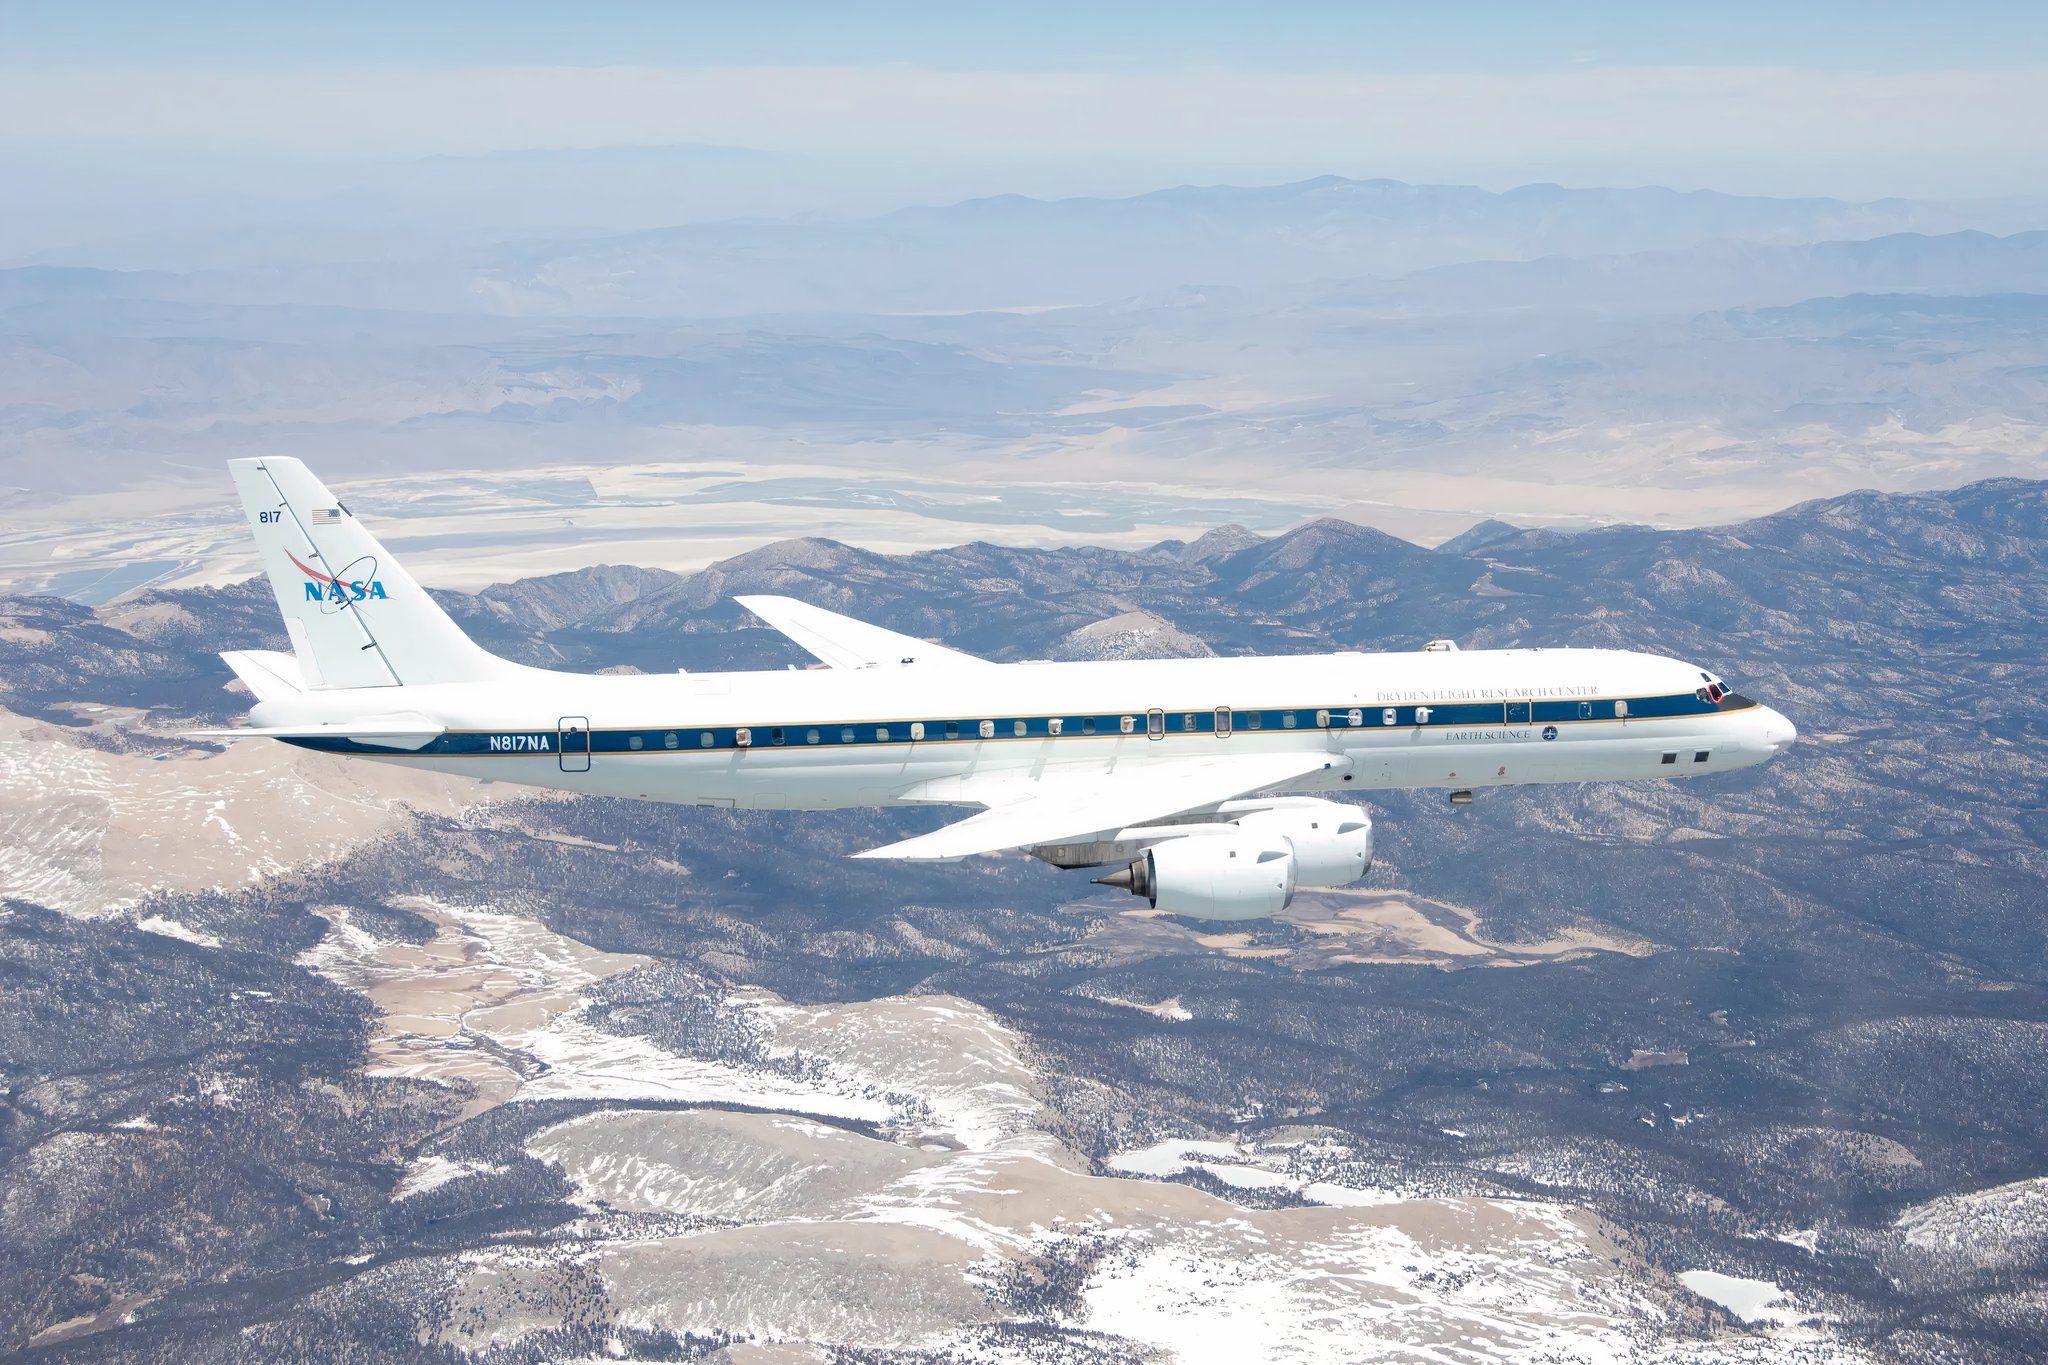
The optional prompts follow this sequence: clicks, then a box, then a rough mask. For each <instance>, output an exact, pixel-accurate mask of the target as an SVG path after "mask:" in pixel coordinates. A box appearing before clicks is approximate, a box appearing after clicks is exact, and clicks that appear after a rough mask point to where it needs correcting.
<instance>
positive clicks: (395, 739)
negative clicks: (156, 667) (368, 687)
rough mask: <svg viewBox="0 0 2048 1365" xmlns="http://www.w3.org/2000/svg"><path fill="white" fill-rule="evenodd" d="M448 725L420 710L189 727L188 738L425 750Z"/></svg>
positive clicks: (445, 731)
mask: <svg viewBox="0 0 2048 1365" xmlns="http://www.w3.org/2000/svg"><path fill="white" fill-rule="evenodd" d="M447 733H448V727H447V726H445V725H443V724H441V723H440V722H439V721H436V720H430V719H428V718H427V717H426V716H422V715H419V714H417V713H402V714H399V715H391V716H364V717H363V718H362V719H360V720H349V721H336V722H335V723H333V724H331V725H244V726H238V727H236V728H235V729H232V730H187V731H186V732H185V738H186V739H346V740H351V741H353V742H354V743H357V744H374V745H376V746H377V747H379V748H382V749H403V750H406V751H407V752H411V751H413V750H415V749H424V748H425V747H426V746H427V745H429V744H432V743H433V742H434V741H435V740H437V739H439V738H440V737H441V736H442V735H445V734H447Z"/></svg>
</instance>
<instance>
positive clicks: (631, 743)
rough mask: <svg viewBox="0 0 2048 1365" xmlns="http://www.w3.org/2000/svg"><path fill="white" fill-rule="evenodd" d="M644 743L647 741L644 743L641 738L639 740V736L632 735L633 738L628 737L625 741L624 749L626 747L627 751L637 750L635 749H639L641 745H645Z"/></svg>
mask: <svg viewBox="0 0 2048 1365" xmlns="http://www.w3.org/2000/svg"><path fill="white" fill-rule="evenodd" d="M646 742H647V741H645V740H643V739H641V738H640V736H638V735H634V736H632V737H630V738H629V739H627V741H626V747H627V748H628V749H637V748H639V747H640V746H641V745H643V744H645V743H646Z"/></svg>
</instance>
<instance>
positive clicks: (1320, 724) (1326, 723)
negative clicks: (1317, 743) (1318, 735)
mask: <svg viewBox="0 0 2048 1365" xmlns="http://www.w3.org/2000/svg"><path fill="white" fill-rule="evenodd" d="M1316 728H1317V729H1318V730H1327V729H1329V728H1330V713H1329V712H1328V711H1318V712H1316Z"/></svg>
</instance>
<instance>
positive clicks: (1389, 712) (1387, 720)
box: [1380, 706, 1397, 725]
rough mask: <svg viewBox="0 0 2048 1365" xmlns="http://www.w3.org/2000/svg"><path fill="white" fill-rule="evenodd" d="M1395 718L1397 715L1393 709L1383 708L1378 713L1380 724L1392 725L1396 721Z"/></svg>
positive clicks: (1389, 707)
mask: <svg viewBox="0 0 2048 1365" xmlns="http://www.w3.org/2000/svg"><path fill="white" fill-rule="evenodd" d="M1396 716H1397V713H1396V712H1395V710H1394V708H1393V707H1391V706H1388V707H1384V708H1382V709H1381V711H1380V724H1382V725H1392V724H1393V723H1394V721H1395V719H1396Z"/></svg>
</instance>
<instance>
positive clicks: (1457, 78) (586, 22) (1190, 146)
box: [0, 0, 2048, 197]
mask: <svg viewBox="0 0 2048 1365" xmlns="http://www.w3.org/2000/svg"><path fill="white" fill-rule="evenodd" d="M681 142H708V143H717V144H723V145H733V146H743V147H755V148H763V149H768V150H772V151H777V152H800V153H807V154H814V155H819V156H826V157H854V158H859V159H861V160H863V161H864V162H870V163H873V162H883V163H886V162H888V161H890V160H891V159H900V160H901V161H902V162H903V163H904V164H905V165H911V164H914V163H922V164H926V165H934V164H946V163H956V164H957V163H962V162H972V161H975V160H986V161H988V162H990V163H1006V162H1016V163H1019V164H1023V163H1032V164H1036V165H1039V166H1041V167H1042V166H1044V165H1046V164H1071V165H1072V166H1073V167H1074V168H1075V174H1076V183H1092V182H1091V180H1090V177H1091V176H1092V177H1094V179H1096V180H1099V179H1100V178H1101V175H1102V173H1103V168H1105V167H1114V168H1117V173H1118V174H1123V175H1128V176H1129V177H1131V178H1132V180H1133V181H1134V182H1137V183H1134V184H1133V188H1138V187H1142V182H1144V181H1146V180H1148V179H1150V180H1152V181H1155V182H1157V183H1166V182H1169V181H1171V180H1174V179H1177V178H1180V177H1181V175H1182V174H1183V173H1188V174H1198V173H1199V172H1200V171H1201V170H1202V169H1204V168H1208V169H1215V170H1225V169H1227V170H1229V171H1231V172H1232V173H1234V174H1238V175H1242V176H1257V175H1259V174H1260V173H1261V172H1262V171H1270V172H1271V173H1272V174H1273V175H1274V176H1275V177H1280V176H1290V175H1294V174H1300V173H1314V172H1315V171H1335V172H1340V173H1346V174H1353V175H1365V174H1389V175H1397V176H1401V177H1403V178H1408V179H1439V180H1442V179H1453V180H1471V181H1476V182H1478V183H1481V184H1488V185H1492V186H1496V187H1501V186H1506V185H1510V184H1515V183H1520V182H1525V181H1529V180H1542V179H1550V180H1560V181H1564V182H1567V183H1577V184H1586V183H1644V182H1659V183H1666V184H1674V185H1678V186H1681V187H1688V188H1689V187H1697V186H1712V187H1717V188H1726V189H1734V190H1747V191H1761V192H1771V193H1811V192H1825V193H1837V194H1844V195H1851V196H1859V197H1870V196H1876V195H1880V194H1887V193H1899V194H1911V195H1936V196H1976V195H2005V194H2040V193H2044V192H2048V5H2041V4H1969V3H1963V4H1955V3H1951V4H1945V5H1935V4H1915V5H1895V4H1871V3H1864V4H1828V3H1806V4H1792V5H1786V4H1777V5H1761V4H1740V3H1738V4H1717V5H1705V4H1652V3H1638V4H1627V5H1622V4H1587V5H1575V6H1574V5H1552V4H1536V3H1529V4H1465V5H1419V4H1402V5H1372V4H1347V5H1320V4H1296V5H1267V6H1251V5H1243V6H1219V5H1205V4H1189V3H1178V4H1170V5H1169V4H1157V5H1154V4H1127V5H1116V4H1101V3H1098V4H1090V5H1080V4H1075V5H1068V4H1059V3H1034V4H1028V5H1024V4H1019V5H1009V4H994V5H978V6H936V5H905V4H852V3H840V4H779V5H757V6H738V5H730V4H727V5H718V6H696V5H688V4H578V5H566V4H559V3H557V4H548V5H534V4H522V3H464V2H463V0H453V2H451V3H418V2H417V0H415V2H414V3H406V4H395V3H384V2H383V0H370V2H369V3H356V4H348V5H300V6H293V5H280V4H277V3H275V0H265V3H260V4H258V3H216V4H205V3H195V4H186V5H169V4H162V3H147V4H144V3H134V4H131V3H92V2H91V0H68V2H67V3H62V4H56V3H49V4H46V3H41V2H40V0H0V153H6V154H9V155H12V156H14V157H16V158H20V157H22V156H31V157H33V156H55V155H65V154H71V153H74V152H80V151H105V150H107V149H119V150H122V151H125V152H137V151H141V152H150V151H162V152H175V153H178V154H181V155H188V154H202V155H208V156H220V155H227V156H255V157H274V156H279V155H282V156H287V157H292V158H309V157H310V158H338V157H366V156H367V157H379V158H394V157H395V158H407V157H414V156H423V155H433V154H451V153H452V154H469V153H480V152H490V151H500V150H509V149H517V148H532V147H596V146H607V145H649V144H666V143H681ZM977 188H982V187H980V186H977Z"/></svg>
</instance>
